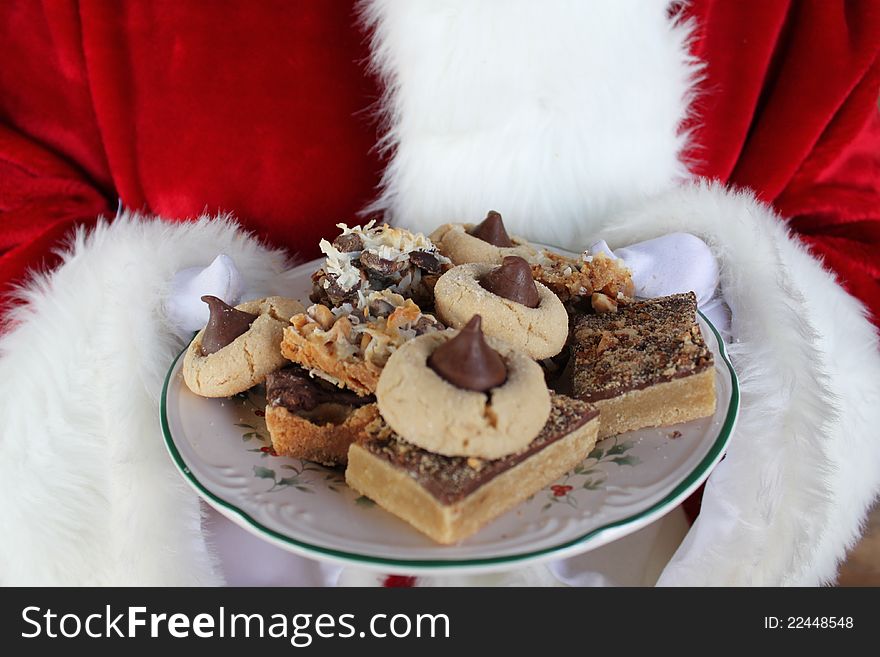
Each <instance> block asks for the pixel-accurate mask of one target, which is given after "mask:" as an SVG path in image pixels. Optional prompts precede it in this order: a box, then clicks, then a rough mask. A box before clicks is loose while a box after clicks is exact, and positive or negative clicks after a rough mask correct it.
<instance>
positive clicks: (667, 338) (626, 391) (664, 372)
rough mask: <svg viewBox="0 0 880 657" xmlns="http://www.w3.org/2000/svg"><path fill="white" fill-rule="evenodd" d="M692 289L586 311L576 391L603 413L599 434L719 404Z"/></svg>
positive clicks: (577, 326) (682, 417)
mask: <svg viewBox="0 0 880 657" xmlns="http://www.w3.org/2000/svg"><path fill="white" fill-rule="evenodd" d="M696 312H697V299H696V296H695V295H694V293H693V292H688V293H687V294H676V295H672V296H668V297H661V298H658V299H649V300H647V301H639V302H636V303H633V304H631V305H627V306H621V307H620V308H619V309H618V310H617V312H614V313H606V314H585V315H580V316H578V317H576V318H575V320H574V327H573V334H572V343H571V349H572V359H573V375H572V376H573V380H572V390H573V394H574V396H575V397H577V398H578V399H582V400H585V401H588V402H591V403H593V404H595V405H596V406H597V407H598V408H599V410H600V412H601V414H602V426H601V428H600V430H599V437H600V438H604V437H606V436H612V435H615V434H618V433H622V432H624V431H632V430H635V429H641V428H644V427H656V426H667V425H670V424H678V423H679V422H687V421H688V420H693V419H696V418H700V417H705V416H707V415H712V413H714V412H715V369H714V363H713V358H712V352H711V351H709V348H708V347H707V346H706V343H705V341H704V339H703V335H702V333H701V332H700V327H699V325H698V324H697V322H696Z"/></svg>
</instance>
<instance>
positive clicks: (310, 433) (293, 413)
mask: <svg viewBox="0 0 880 657" xmlns="http://www.w3.org/2000/svg"><path fill="white" fill-rule="evenodd" d="M374 401H375V399H374V398H373V397H360V396H358V395H356V394H355V393H353V392H351V391H348V390H340V389H339V388H337V387H335V386H333V385H331V384H329V383H327V382H326V381H321V380H320V379H314V378H312V377H311V376H309V374H308V372H306V371H305V370H303V369H302V368H301V367H297V366H296V365H294V366H292V367H287V368H285V369H283V370H278V371H277V372H273V373H272V374H269V375H268V376H266V427H267V428H268V429H269V435H270V437H271V438H272V447H274V448H275V451H276V452H277V453H278V454H281V455H283V456H293V457H295V458H300V459H306V460H308V461H315V462H317V463H321V464H322V465H327V466H336V465H345V463H346V462H347V461H348V447H349V445H351V444H352V443H353V442H355V441H356V440H358V439H359V438H360V437H361V436H362V435H363V431H364V427H365V426H366V425H367V423H369V422H371V421H372V420H373V419H374V418H375V404H373V403H372V402H374Z"/></svg>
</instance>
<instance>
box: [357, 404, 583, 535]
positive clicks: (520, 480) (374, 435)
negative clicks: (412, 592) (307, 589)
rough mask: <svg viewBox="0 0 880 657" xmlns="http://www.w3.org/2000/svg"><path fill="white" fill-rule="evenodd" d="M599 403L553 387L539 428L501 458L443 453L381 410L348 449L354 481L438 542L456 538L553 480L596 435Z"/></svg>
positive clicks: (363, 491)
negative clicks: (422, 444)
mask: <svg viewBox="0 0 880 657" xmlns="http://www.w3.org/2000/svg"><path fill="white" fill-rule="evenodd" d="M598 426H599V413H598V411H597V410H596V408H595V407H594V406H592V405H590V404H587V403H585V402H581V401H578V400H575V399H571V398H570V397H565V396H563V395H554V396H553V398H552V404H551V409H550V414H549V417H548V418H547V421H546V423H545V424H544V427H543V429H541V431H540V433H539V434H538V435H537V436H536V437H535V438H534V439H533V440H532V441H531V442H530V443H529V444H528V445H527V446H526V447H524V448H523V449H521V450H519V451H517V452H515V453H513V454H509V455H507V456H504V457H502V458H499V459H494V460H486V459H479V458H475V457H461V456H453V457H450V456H441V455H439V454H435V453H432V452H429V451H427V450H424V449H421V448H419V447H416V446H415V445H413V444H412V443H409V442H407V441H405V440H404V439H402V438H401V437H400V436H398V435H397V434H396V433H395V432H394V431H393V430H392V429H391V428H390V427H389V426H388V425H387V424H386V423H385V421H384V420H383V419H382V417H381V416H380V415H379V414H378V413H376V415H375V418H374V420H373V421H372V422H370V423H369V424H367V426H366V430H365V431H366V437H365V439H364V440H363V441H361V442H357V443H353V444H352V446H351V447H350V448H349V452H348V467H347V468H346V471H345V480H346V482H347V483H348V485H349V486H350V487H352V488H353V489H355V490H356V491H358V492H360V493H361V494H363V495H366V496H367V497H369V498H371V499H372V500H374V501H375V502H376V503H377V504H379V505H380V506H382V507H383V508H385V509H386V510H388V511H390V512H391V513H393V514H394V515H396V516H398V517H399V518H402V519H403V520H406V521H407V522H408V523H410V524H411V525H413V526H414V527H415V528H416V529H418V530H419V531H421V532H423V533H425V534H427V535H428V536H429V537H431V538H432V539H434V540H435V541H437V542H438V543H444V544H449V543H455V542H457V541H460V540H462V539H464V538H466V537H467V536H470V535H471V534H473V533H474V532H476V531H477V530H479V529H480V528H481V527H483V526H484V525H486V524H487V523H489V522H490V521H492V520H494V519H495V518H497V517H498V516H500V515H501V514H503V513H505V512H506V511H508V510H510V509H512V508H513V507H515V506H516V505H517V504H519V503H520V502H522V501H523V500H525V499H527V498H528V497H530V496H531V495H534V494H535V493H536V492H538V491H539V490H541V489H542V488H543V487H545V486H547V485H549V484H551V483H552V482H553V481H555V480H556V479H557V478H558V477H560V476H562V475H563V474H565V473H566V472H568V471H569V470H571V469H572V468H574V467H575V466H576V465H577V464H578V463H580V462H581V461H582V460H583V459H585V458H586V457H587V455H588V454H589V453H590V450H592V448H593V446H594V445H595V443H596V434H597V430H598Z"/></svg>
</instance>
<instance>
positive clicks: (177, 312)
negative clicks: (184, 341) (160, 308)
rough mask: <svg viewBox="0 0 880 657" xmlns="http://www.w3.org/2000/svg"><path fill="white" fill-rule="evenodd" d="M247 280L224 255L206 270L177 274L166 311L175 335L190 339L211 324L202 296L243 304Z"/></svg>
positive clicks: (186, 270) (200, 269)
mask: <svg viewBox="0 0 880 657" xmlns="http://www.w3.org/2000/svg"><path fill="white" fill-rule="evenodd" d="M243 291H244V279H243V278H242V275H241V273H240V272H239V271H238V268H237V267H236V266H235V263H234V262H233V261H232V258H230V257H229V256H228V255H226V254H225V253H221V254H220V255H218V256H217V257H216V258H214V261H213V262H212V263H211V264H210V265H208V266H207V267H190V268H189V269H183V270H181V271H179V272H177V273H176V274H175V275H174V278H173V279H172V281H171V291H170V293H169V295H168V299H167V301H166V302H165V312H166V314H167V316H168V321H169V322H170V323H171V326H172V327H173V328H174V331H175V333H177V335H178V336H179V337H181V338H188V337H190V336H191V335H192V333H193V331H198V330H200V329H203V328H204V327H205V324H207V323H208V317H209V315H210V313H209V312H208V305H207V304H206V303H205V302H204V301H202V296H204V295H206V294H210V295H212V296H215V297H218V298H220V299H223V301H225V302H226V303H228V304H229V305H230V306H234V305H235V304H237V303H239V302H240V301H241V295H242V292H243Z"/></svg>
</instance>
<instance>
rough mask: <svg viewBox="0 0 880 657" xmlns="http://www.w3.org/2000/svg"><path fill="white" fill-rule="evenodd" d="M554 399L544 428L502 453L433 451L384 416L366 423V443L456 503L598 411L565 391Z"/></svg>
mask: <svg viewBox="0 0 880 657" xmlns="http://www.w3.org/2000/svg"><path fill="white" fill-rule="evenodd" d="M551 401H552V405H551V407H550V415H549V417H548V418H547V423H546V424H545V425H544V428H543V429H541V433H539V434H538V435H537V436H536V437H535V439H534V440H533V441H532V442H531V443H529V444H528V446H526V448H525V449H523V450H521V451H519V452H517V453H515V454H510V455H509V456H505V457H503V458H500V459H493V460H487V459H475V458H472V457H471V458H468V457H463V456H441V455H440V454H434V453H432V452H429V451H427V450H424V449H421V448H419V447H416V446H415V445H413V444H412V443H409V442H407V441H405V440H403V439H402V438H400V437H399V436H398V435H397V434H395V433H394V432H393V431H392V430H391V428H390V427H389V426H388V425H387V424H385V422H384V420H382V419H381V417H379V418H378V419H377V420H376V421H374V422H373V423H371V424H369V425H367V427H366V434H367V436H368V438H369V439H368V440H367V441H365V442H363V443H361V445H362V447H364V448H365V449H367V450H368V451H369V452H371V453H372V454H375V455H376V456H378V457H380V458H382V459H384V460H386V461H387V462H388V463H389V464H390V465H392V466H393V467H395V468H400V469H402V470H404V471H405V472H406V473H407V474H408V475H409V476H411V477H412V478H413V479H415V480H416V481H417V482H418V483H419V485H421V486H422V487H423V488H424V489H425V490H426V491H428V492H429V493H430V494H431V495H433V496H434V497H435V498H436V499H438V500H439V501H440V502H442V503H443V504H454V503H455V502H457V501H459V500H461V499H462V498H464V497H467V496H468V495H470V494H471V493H473V492H474V491H475V490H477V489H478V488H479V487H480V486H482V485H484V484H486V483H488V482H489V481H491V480H492V479H494V478H495V477H497V476H498V475H500V474H503V473H505V472H506V471H508V470H510V469H511V468H513V467H514V466H516V465H518V464H520V463H522V462H523V461H525V460H526V459H527V458H529V457H530V456H532V455H533V454H536V453H537V452H539V451H541V450H542V449H544V448H545V447H547V446H548V445H551V444H553V443H554V442H556V441H558V440H561V439H562V438H564V437H565V436H567V435H569V434H570V433H572V432H573V431H575V430H577V429H579V428H580V427H582V426H584V425H585V424H586V423H587V422H589V421H590V420H592V419H593V418H595V417H596V416H597V415H598V414H599V412H598V410H596V407H595V406H592V405H590V404H587V403H585V402H582V401H578V400H576V399H572V398H570V397H566V396H564V395H556V394H554V395H553V396H552V398H551Z"/></svg>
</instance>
